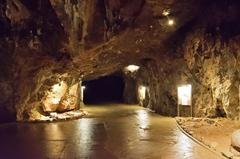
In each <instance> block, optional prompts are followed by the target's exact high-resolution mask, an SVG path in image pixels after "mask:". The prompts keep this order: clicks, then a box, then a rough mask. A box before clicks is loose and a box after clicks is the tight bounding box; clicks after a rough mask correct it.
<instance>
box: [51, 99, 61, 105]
mask: <svg viewBox="0 0 240 159" xmlns="http://www.w3.org/2000/svg"><path fill="white" fill-rule="evenodd" d="M60 100H61V99H60V98H53V99H52V103H53V104H59V103H60Z"/></svg>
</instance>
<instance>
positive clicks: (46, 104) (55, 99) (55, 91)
mask: <svg viewBox="0 0 240 159" xmlns="http://www.w3.org/2000/svg"><path fill="white" fill-rule="evenodd" d="M66 91H67V84H66V83H65V82H64V81H61V82H60V83H57V84H55V85H53V86H52V90H51V91H49V92H48V93H47V97H46V98H45V100H44V101H43V110H44V111H45V112H53V111H56V109H57V107H58V105H59V104H60V102H61V99H62V97H63V96H64V94H65V93H66Z"/></svg>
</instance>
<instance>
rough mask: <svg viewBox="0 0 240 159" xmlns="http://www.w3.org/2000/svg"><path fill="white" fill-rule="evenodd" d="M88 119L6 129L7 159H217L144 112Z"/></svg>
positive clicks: (123, 108)
mask: <svg viewBox="0 0 240 159" xmlns="http://www.w3.org/2000/svg"><path fill="white" fill-rule="evenodd" d="M84 109H85V110H87V111H88V112H89V116H87V117H86V118H83V119H80V120H75V121H67V122H57V123H48V124H47V123H37V124H33V123H18V124H16V123H13V124H8V125H2V126H0V140H1V144H0V158H4V159H15V158H17V159H28V158H30V159H45V158H50V159H58V158H64V159H78V158H80V159H82V158H83V159H85V158H87V159H135V158H136V159H165V158H166V159H215V158H217V157H216V156H215V155H214V154H212V153H211V152H209V151H208V150H205V149H204V148H202V147H201V146H199V145H197V144H196V143H194V142H193V141H192V140H191V139H189V138H188V137H186V136H185V135H184V134H183V133H181V132H180V131H179V130H178V129H177V127H176V124H175V121H174V119H172V118H167V117H161V116H160V115H157V114H154V113H151V112H148V111H147V110H146V109H144V108H141V107H138V106H127V105H110V106H98V107H97V106H89V107H85V108H84Z"/></svg>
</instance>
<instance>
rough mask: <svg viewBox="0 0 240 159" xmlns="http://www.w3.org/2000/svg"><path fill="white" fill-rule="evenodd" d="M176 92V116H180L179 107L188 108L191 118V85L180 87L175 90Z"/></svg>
mask: <svg viewBox="0 0 240 159" xmlns="http://www.w3.org/2000/svg"><path fill="white" fill-rule="evenodd" d="M177 92H178V116H179V115H180V110H179V107H180V105H182V106H190V107H191V116H192V85H191V84H187V85H182V86H179V87H178V89H177Z"/></svg>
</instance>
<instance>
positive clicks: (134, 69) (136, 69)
mask: <svg viewBox="0 0 240 159" xmlns="http://www.w3.org/2000/svg"><path fill="white" fill-rule="evenodd" d="M139 68H140V67H139V66H137V65H128V66H127V67H125V70H126V71H129V72H132V73H133V72H136V71H138V70H139Z"/></svg>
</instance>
